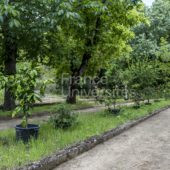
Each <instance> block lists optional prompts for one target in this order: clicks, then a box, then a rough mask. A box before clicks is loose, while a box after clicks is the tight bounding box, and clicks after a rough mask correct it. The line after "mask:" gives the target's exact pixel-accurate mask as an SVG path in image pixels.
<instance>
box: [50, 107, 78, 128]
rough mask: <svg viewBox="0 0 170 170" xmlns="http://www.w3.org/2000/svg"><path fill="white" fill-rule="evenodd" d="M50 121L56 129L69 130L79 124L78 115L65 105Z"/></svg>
mask: <svg viewBox="0 0 170 170" xmlns="http://www.w3.org/2000/svg"><path fill="white" fill-rule="evenodd" d="M50 121H51V122H52V123H53V125H54V127H55V128H60V129H68V128H69V127H71V126H73V125H75V124H76V123H77V115H76V114H75V113H73V112H72V111H70V109H69V108H67V107H65V106H64V105H60V106H59V107H58V108H57V109H56V112H55V113H54V115H53V116H52V117H51V118H50Z"/></svg>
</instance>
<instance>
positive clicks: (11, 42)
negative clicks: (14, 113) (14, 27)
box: [3, 28, 17, 111]
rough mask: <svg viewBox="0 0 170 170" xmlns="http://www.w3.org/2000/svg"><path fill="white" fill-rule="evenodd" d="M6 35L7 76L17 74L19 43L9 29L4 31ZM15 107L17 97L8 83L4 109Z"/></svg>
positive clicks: (5, 71) (5, 70)
mask: <svg viewBox="0 0 170 170" xmlns="http://www.w3.org/2000/svg"><path fill="white" fill-rule="evenodd" d="M3 33H4V34H3V35H4V67H5V68H4V74H5V75H6V76H9V75H15V74H16V58H17V44H16V39H15V37H13V35H12V34H11V33H10V31H9V30H8V28H7V29H4V31H3ZM14 108H15V98H14V97H13V95H12V92H11V89H10V88H8V85H6V87H5V94H4V110H7V111H9V110H12V109H14Z"/></svg>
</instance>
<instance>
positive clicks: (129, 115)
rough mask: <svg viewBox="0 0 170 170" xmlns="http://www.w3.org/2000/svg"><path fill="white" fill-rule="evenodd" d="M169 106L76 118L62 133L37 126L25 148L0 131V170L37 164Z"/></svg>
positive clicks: (6, 133)
mask: <svg viewBox="0 0 170 170" xmlns="http://www.w3.org/2000/svg"><path fill="white" fill-rule="evenodd" d="M169 103H170V101H160V102H159V103H153V104H152V105H148V106H147V105H142V106H141V108H139V109H134V108H133V107H123V108H122V110H121V113H120V114H119V115H118V116H111V115H107V114H106V113H105V112H104V111H102V112H96V113H93V114H92V113H91V114H90V113H87V114H79V115H78V122H79V123H78V125H76V126H74V127H72V128H70V129H68V130H65V131H64V130H55V129H54V128H52V125H51V124H50V123H45V124H42V125H41V128H40V135H39V138H38V140H36V141H34V140H32V141H31V142H30V143H29V144H28V145H24V144H23V143H17V142H16V141H15V132H14V130H13V129H10V130H7V131H1V132H0V169H9V168H13V167H17V166H20V165H23V164H27V163H29V162H32V161H36V160H39V159H41V158H42V157H45V156H47V155H50V154H52V153H53V152H54V151H56V150H60V149H62V148H64V147H66V146H68V145H71V144H73V143H75V142H78V141H81V140H84V139H86V138H88V137H90V136H93V135H99V134H101V133H103V132H104V131H107V130H110V129H112V128H115V127H117V126H119V125H121V124H124V123H125V122H128V121H130V120H134V119H137V118H139V117H142V116H145V115H147V114H148V113H149V112H151V111H154V110H156V109H159V108H162V107H164V106H166V105H168V104H169Z"/></svg>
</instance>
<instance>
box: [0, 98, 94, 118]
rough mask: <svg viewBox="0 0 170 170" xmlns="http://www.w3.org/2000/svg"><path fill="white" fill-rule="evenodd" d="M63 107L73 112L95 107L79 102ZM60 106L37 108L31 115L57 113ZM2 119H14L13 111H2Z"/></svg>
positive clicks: (88, 103) (0, 113)
mask: <svg viewBox="0 0 170 170" xmlns="http://www.w3.org/2000/svg"><path fill="white" fill-rule="evenodd" d="M63 105H65V106H66V107H68V108H70V109H71V110H79V109H85V108H89V107H92V106H94V105H95V103H94V102H87V101H79V102H77V104H73V105H71V104H66V103H63ZM58 106H59V104H58V103H57V104H54V105H45V106H36V107H34V108H33V109H32V110H31V111H30V114H31V115H34V114H36V115H39V114H41V113H44V112H51V113H53V112H55V110H56V109H57V108H58ZM1 117H12V112H11V111H2V110H0V118H1Z"/></svg>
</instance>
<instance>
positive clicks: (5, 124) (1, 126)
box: [0, 103, 133, 131]
mask: <svg viewBox="0 0 170 170" xmlns="http://www.w3.org/2000/svg"><path fill="white" fill-rule="evenodd" d="M132 104H133V103H124V104H119V105H127V106H128V105H132ZM49 107H50V106H49ZM104 109H105V107H104V106H95V107H92V108H86V109H81V110H77V111H75V112H77V113H93V112H97V111H101V110H104ZM49 118H50V116H35V117H32V118H30V119H29V123H33V122H40V123H41V122H43V121H47V120H49ZM20 122H21V119H12V120H0V131H1V130H6V129H9V128H14V127H15V126H16V125H17V124H19V123H20Z"/></svg>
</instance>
